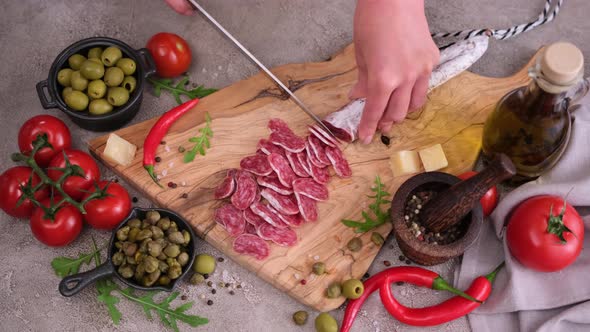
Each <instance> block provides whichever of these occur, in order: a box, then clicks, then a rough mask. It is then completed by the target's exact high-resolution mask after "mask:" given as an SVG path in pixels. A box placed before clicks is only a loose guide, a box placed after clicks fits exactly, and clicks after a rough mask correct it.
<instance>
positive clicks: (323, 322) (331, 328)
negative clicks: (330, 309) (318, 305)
mask: <svg viewBox="0 0 590 332" xmlns="http://www.w3.org/2000/svg"><path fill="white" fill-rule="evenodd" d="M315 330H316V332H338V323H337V322H336V320H335V319H334V317H332V316H330V314H328V313H326V312H322V313H321V314H319V315H318V316H317V317H316V318H315Z"/></svg>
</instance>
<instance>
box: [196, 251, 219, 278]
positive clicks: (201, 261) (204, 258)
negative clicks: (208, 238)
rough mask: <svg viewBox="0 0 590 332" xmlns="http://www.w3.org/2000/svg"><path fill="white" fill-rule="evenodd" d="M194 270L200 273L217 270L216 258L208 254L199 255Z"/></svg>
mask: <svg viewBox="0 0 590 332" xmlns="http://www.w3.org/2000/svg"><path fill="white" fill-rule="evenodd" d="M193 270H194V271H195V272H197V273H200V274H211V273H213V271H215V258H213V256H210V255H207V254H200V255H197V257H196V258H195V264H194V265H193Z"/></svg>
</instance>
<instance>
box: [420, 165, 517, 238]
mask: <svg viewBox="0 0 590 332" xmlns="http://www.w3.org/2000/svg"><path fill="white" fill-rule="evenodd" d="M514 174H516V168H515V167H514V164H513V163H512V161H511V160H510V158H508V156H506V155H505V154H499V155H497V156H496V157H495V158H494V160H492V162H491V163H490V164H489V165H488V166H487V167H486V168H485V169H484V170H483V171H481V172H480V173H478V174H476V175H475V176H473V177H471V178H469V179H467V180H464V181H461V182H459V183H457V184H455V185H453V186H451V187H449V188H448V189H447V190H445V191H443V192H440V193H438V194H436V195H435V196H434V197H433V198H432V200H430V201H429V202H428V203H426V205H425V206H424V208H423V209H422V211H421V213H420V215H421V218H420V219H421V221H422V224H423V225H424V226H425V227H426V228H427V229H429V230H430V231H432V232H434V233H440V232H442V231H445V230H447V229H449V228H451V227H452V226H454V225H455V224H457V223H459V222H460V221H461V220H462V219H463V218H464V217H465V216H466V215H467V214H468V213H469V212H470V211H471V209H473V207H474V206H475V204H477V203H478V202H479V200H480V199H481V198H482V197H483V195H484V194H485V193H486V192H487V191H488V190H489V189H490V188H491V187H493V186H495V185H497V184H498V183H500V182H502V181H504V180H506V179H509V178H511V177H512V176H514Z"/></svg>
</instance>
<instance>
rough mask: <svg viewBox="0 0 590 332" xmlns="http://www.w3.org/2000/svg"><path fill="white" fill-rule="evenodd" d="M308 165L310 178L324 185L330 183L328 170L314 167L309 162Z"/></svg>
mask: <svg viewBox="0 0 590 332" xmlns="http://www.w3.org/2000/svg"><path fill="white" fill-rule="evenodd" d="M308 165H309V168H310V169H311V177H312V178H313V179H314V180H315V181H316V182H317V183H321V184H326V183H328V181H330V172H329V171H328V168H320V167H316V166H315V165H313V164H312V163H311V162H309V163H308Z"/></svg>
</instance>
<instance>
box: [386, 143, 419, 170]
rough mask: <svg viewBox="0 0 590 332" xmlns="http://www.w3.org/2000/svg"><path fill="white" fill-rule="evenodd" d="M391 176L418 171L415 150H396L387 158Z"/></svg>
mask: <svg viewBox="0 0 590 332" xmlns="http://www.w3.org/2000/svg"><path fill="white" fill-rule="evenodd" d="M389 166H390V167H391V171H392V172H393V176H394V177H396V176H402V175H406V174H413V173H418V172H420V168H421V166H420V157H418V153H417V152H416V151H405V150H403V151H397V152H395V153H394V154H393V155H391V157H390V158H389Z"/></svg>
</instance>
